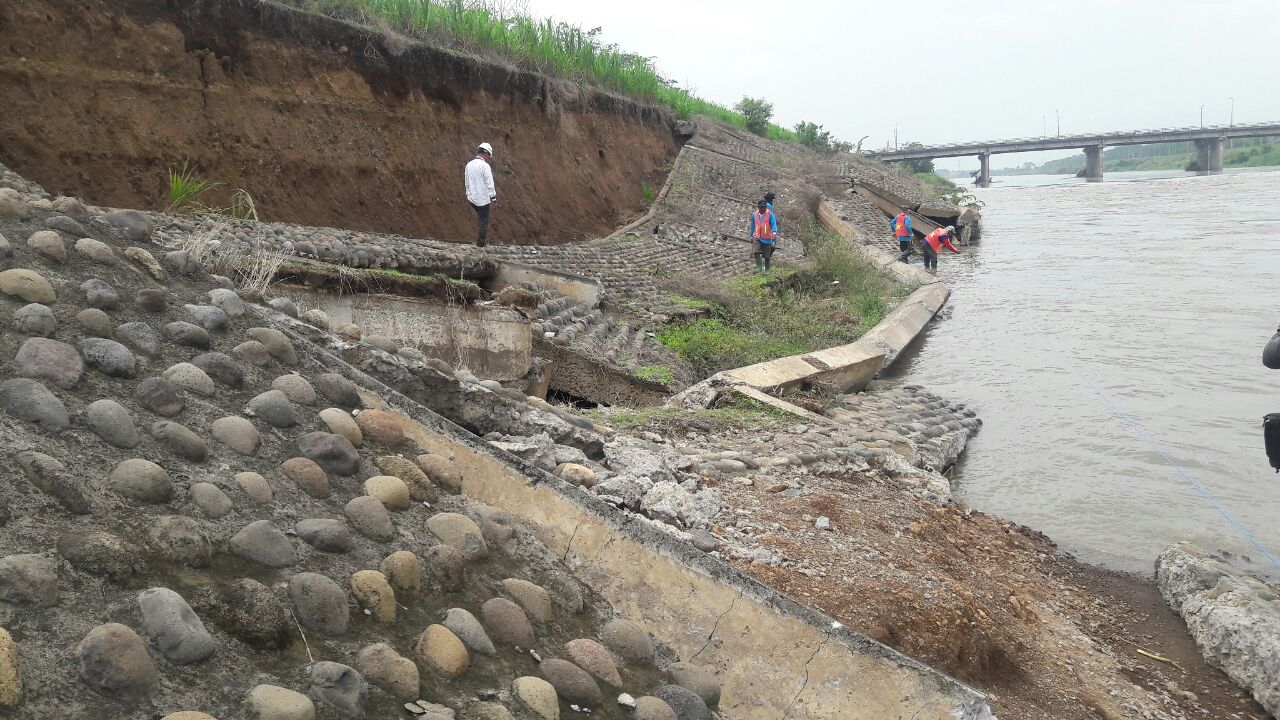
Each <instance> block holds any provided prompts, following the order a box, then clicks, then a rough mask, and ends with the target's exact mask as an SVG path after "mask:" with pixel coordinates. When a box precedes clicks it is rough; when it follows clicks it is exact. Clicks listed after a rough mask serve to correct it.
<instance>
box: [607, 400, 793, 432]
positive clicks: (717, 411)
mask: <svg viewBox="0 0 1280 720" xmlns="http://www.w3.org/2000/svg"><path fill="white" fill-rule="evenodd" d="M586 415H587V417H589V418H591V419H592V420H593V421H595V422H597V423H600V424H602V425H607V426H609V427H612V428H615V429H618V430H635V429H639V428H648V429H651V430H654V431H656V432H658V433H664V434H665V433H671V432H673V431H675V430H685V429H696V430H699V431H701V432H722V431H729V430H733V431H741V430H763V429H768V428H773V427H777V426H779V425H782V424H786V423H791V422H795V419H796V418H795V416H794V415H791V414H789V413H786V412H783V411H782V410H778V409H777V408H773V407H770V406H768V405H765V404H764V403H762V402H757V401H755V400H752V399H751V398H748V397H743V396H741V395H738V394H736V393H735V394H733V395H731V396H730V399H729V400H727V401H725V402H723V403H721V404H720V405H718V406H717V407H714V408H706V409H702V408H698V409H689V408H683V407H680V408H672V407H662V406H659V407H643V408H626V407H621V406H614V407H600V408H593V409H591V410H588V411H587V412H586Z"/></svg>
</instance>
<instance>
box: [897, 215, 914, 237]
mask: <svg viewBox="0 0 1280 720" xmlns="http://www.w3.org/2000/svg"><path fill="white" fill-rule="evenodd" d="M893 234H894V237H907V236H909V235H910V234H911V233H909V232H907V214H906V213H898V217H896V218H894V219H893Z"/></svg>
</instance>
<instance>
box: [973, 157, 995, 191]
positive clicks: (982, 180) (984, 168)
mask: <svg viewBox="0 0 1280 720" xmlns="http://www.w3.org/2000/svg"><path fill="white" fill-rule="evenodd" d="M973 186H974V187H980V188H985V187H991V153H978V178H977V179H976V180H975V181H974V183H973Z"/></svg>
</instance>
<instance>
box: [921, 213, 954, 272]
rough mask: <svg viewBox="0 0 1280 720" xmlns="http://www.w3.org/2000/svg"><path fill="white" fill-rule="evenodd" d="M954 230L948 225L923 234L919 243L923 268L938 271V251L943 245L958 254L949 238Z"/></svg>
mask: <svg viewBox="0 0 1280 720" xmlns="http://www.w3.org/2000/svg"><path fill="white" fill-rule="evenodd" d="M955 232H956V229H955V228H954V227H951V226H950V225H948V226H946V227H944V228H938V229H937V230H934V231H933V232H931V233H929V234H928V235H925V236H924V242H922V243H920V250H922V251H923V253H922V254H923V255H924V269H925V270H928V271H929V272H933V273H936V272H938V253H939V252H940V251H941V250H942V248H944V247H945V248H946V249H948V250H950V251H951V252H953V253H956V254H957V255H958V254H960V251H959V250H957V249H956V246H955V245H952V244H951V239H952V238H953V237H955Z"/></svg>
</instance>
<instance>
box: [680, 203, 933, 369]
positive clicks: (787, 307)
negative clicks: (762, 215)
mask: <svg viewBox="0 0 1280 720" xmlns="http://www.w3.org/2000/svg"><path fill="white" fill-rule="evenodd" d="M798 237H799V239H800V240H801V242H802V243H803V244H804V250H805V257H806V260H807V262H806V264H805V265H802V266H799V267H795V268H776V269H775V270H774V272H773V273H771V274H754V275H747V276H745V277H741V278H737V279H735V280H733V281H730V282H726V283H722V284H720V285H718V286H709V285H707V284H705V283H704V284H702V285H694V284H690V285H689V286H688V287H684V288H681V292H680V295H681V296H683V297H686V298H692V299H694V300H696V301H700V302H702V303H705V304H707V306H708V307H709V309H710V316H709V317H702V318H697V319H693V320H689V321H685V322H676V323H671V324H668V325H666V326H664V327H663V328H662V329H660V330H659V331H658V339H659V340H660V341H661V342H662V343H663V344H664V345H666V346H667V347H669V348H671V349H672V350H675V351H676V352H678V353H679V354H680V355H681V356H682V357H684V359H685V360H686V361H687V362H688V363H689V364H690V365H691V366H692V367H693V368H694V370H695V371H696V372H698V373H699V374H701V375H704V376H705V375H711V374H713V373H716V372H718V371H721V370H727V369H729V368H734V367H741V366H743V365H750V364H752V363H757V362H763V361H765V360H772V359H775V358H779V357H785V356H788V355H800V354H804V353H806V352H811V351H813V350H819V349H822V348H827V347H832V346H836V345H843V344H845V343H849V342H853V341H854V340H856V339H857V338H858V337H859V336H861V335H862V333H864V332H866V331H867V330H868V329H870V328H871V327H873V326H875V324H876V323H878V322H880V320H881V318H883V317H884V314H885V313H886V312H887V311H888V308H889V306H890V303H891V302H893V301H894V300H895V299H897V298H899V297H902V296H905V294H906V293H907V292H908V288H906V287H904V286H901V285H896V284H894V282H893V280H892V279H891V278H890V277H889V276H887V275H885V274H884V273H883V272H881V271H880V270H879V269H878V268H876V267H875V266H874V265H873V264H872V263H869V262H868V261H866V260H865V259H863V258H862V256H860V255H858V254H857V253H856V252H854V251H853V249H852V248H850V247H849V246H848V245H847V244H846V243H845V241H844V240H842V239H841V238H840V237H839V236H838V235H836V234H834V233H829V232H827V231H825V230H823V229H822V228H821V226H820V225H818V223H817V222H816V221H813V220H808V221H806V222H804V223H802V224H801V226H800V227H799V228H798Z"/></svg>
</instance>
